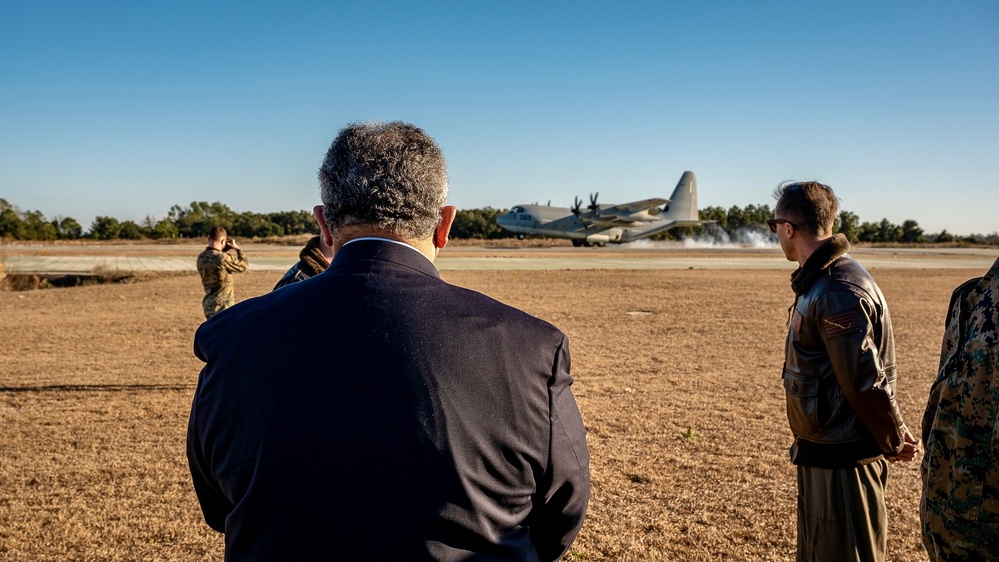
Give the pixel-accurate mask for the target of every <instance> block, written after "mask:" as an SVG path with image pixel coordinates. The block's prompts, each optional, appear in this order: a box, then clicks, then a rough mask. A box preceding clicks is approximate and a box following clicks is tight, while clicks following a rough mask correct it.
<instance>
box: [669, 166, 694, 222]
mask: <svg viewBox="0 0 999 562" xmlns="http://www.w3.org/2000/svg"><path fill="white" fill-rule="evenodd" d="M669 198H670V202H669V207H668V208H667V209H666V210H665V211H663V213H662V217H663V218H666V219H672V220H675V221H678V222H679V221H697V220H698V215H697V177H696V176H694V172H690V171H687V172H684V173H683V175H682V176H680V181H679V182H678V183H677V184H676V189H674V190H673V195H670V197H669Z"/></svg>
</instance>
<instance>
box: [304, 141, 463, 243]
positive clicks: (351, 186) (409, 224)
mask: <svg viewBox="0 0 999 562" xmlns="http://www.w3.org/2000/svg"><path fill="white" fill-rule="evenodd" d="M319 190H320V196H321V197H322V201H323V219H324V220H325V221H326V224H327V225H328V226H329V228H330V231H331V232H333V233H336V232H338V231H340V230H341V229H343V228H345V227H352V226H359V227H369V228H370V227H374V228H377V229H379V230H384V231H388V232H392V233H395V234H397V235H400V236H403V237H406V238H409V239H413V240H419V239H423V238H427V237H429V236H431V235H433V233H434V229H435V228H437V225H438V224H439V223H440V210H441V209H442V208H443V207H444V205H445V203H446V201H447V163H446V162H445V160H444V154H443V153H442V152H441V149H440V148H439V147H438V146H437V143H435V142H434V139H432V138H431V137H430V136H429V135H427V134H426V133H425V132H423V131H422V130H421V129H419V128H418V127H415V126H413V125H410V124H408V123H402V122H399V121H395V122H391V123H351V124H350V125H347V126H346V127H344V129H343V130H341V131H340V133H339V134H338V135H337V137H336V138H335V139H334V140H333V143H332V144H331V145H330V148H329V150H328V151H327V152H326V158H325V159H324V160H323V163H322V165H321V166H320V167H319Z"/></svg>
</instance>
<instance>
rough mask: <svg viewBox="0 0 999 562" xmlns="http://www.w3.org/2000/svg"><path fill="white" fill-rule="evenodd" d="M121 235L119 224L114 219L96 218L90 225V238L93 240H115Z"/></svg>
mask: <svg viewBox="0 0 999 562" xmlns="http://www.w3.org/2000/svg"><path fill="white" fill-rule="evenodd" d="M120 233H121V223H120V222H118V219H116V218H114V217H97V218H96V219H94V222H93V223H92V224H91V225H90V237H91V238H93V239H94V240H115V239H117V238H118V235H119V234H120Z"/></svg>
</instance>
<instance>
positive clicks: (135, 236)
mask: <svg viewBox="0 0 999 562" xmlns="http://www.w3.org/2000/svg"><path fill="white" fill-rule="evenodd" d="M143 237H144V235H143V232H142V227H141V226H139V225H137V224H135V222H134V221H125V222H123V223H121V227H120V228H119V229H118V238H120V239H122V240H141V239H142V238H143Z"/></svg>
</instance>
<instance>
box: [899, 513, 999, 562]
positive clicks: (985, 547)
mask: <svg viewBox="0 0 999 562" xmlns="http://www.w3.org/2000/svg"><path fill="white" fill-rule="evenodd" d="M919 519H920V520H921V521H922V522H923V545H924V546H925V547H926V552H927V553H928V554H929V556H930V562H950V561H952V560H961V561H962V562H989V561H999V526H996V525H987V524H983V523H976V522H974V521H967V520H961V519H955V518H953V517H950V516H949V515H947V514H946V513H944V512H942V511H940V510H938V509H936V508H935V507H934V506H933V505H931V504H929V503H927V501H926V498H923V500H922V501H921V502H919Z"/></svg>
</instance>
